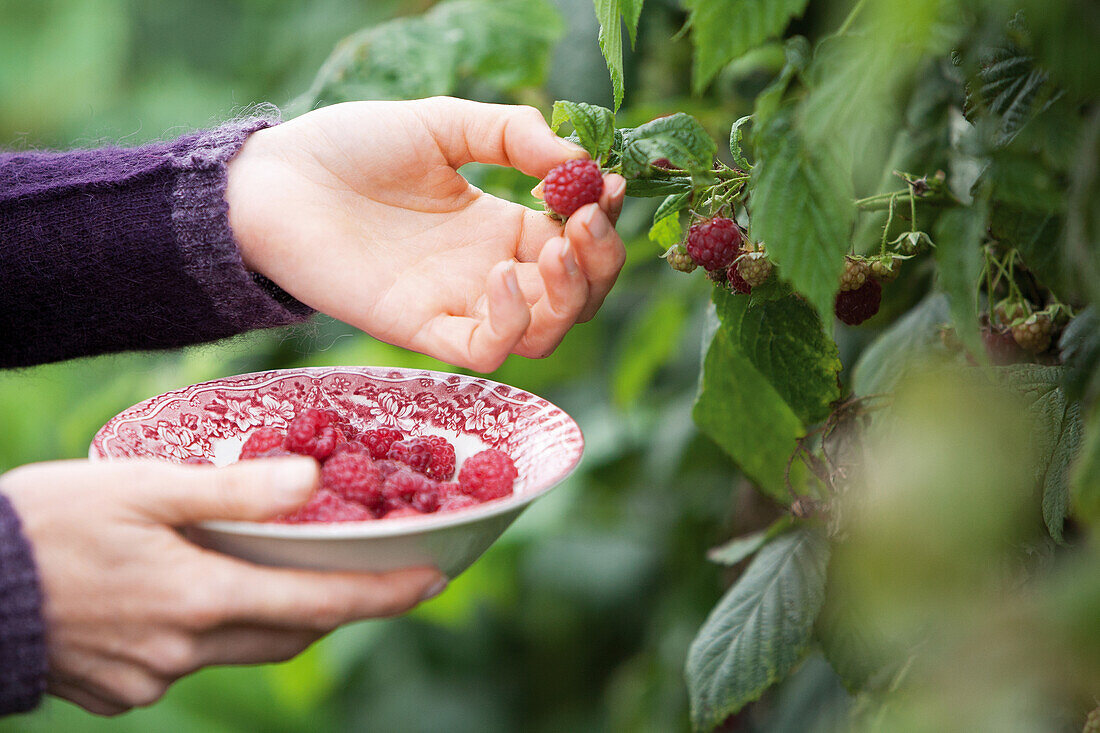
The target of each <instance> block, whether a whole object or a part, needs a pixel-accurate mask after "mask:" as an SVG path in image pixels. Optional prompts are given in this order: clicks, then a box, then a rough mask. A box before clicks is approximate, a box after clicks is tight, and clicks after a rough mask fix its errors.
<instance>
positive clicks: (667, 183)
mask: <svg viewBox="0 0 1100 733" xmlns="http://www.w3.org/2000/svg"><path fill="white" fill-rule="evenodd" d="M685 191H687V192H688V193H690V192H691V179H690V178H689V177H687V176H675V177H672V178H628V179H627V180H626V195H627V196H633V197H635V198H653V197H655V196H671V195H672V194H677V193H684V192H685Z"/></svg>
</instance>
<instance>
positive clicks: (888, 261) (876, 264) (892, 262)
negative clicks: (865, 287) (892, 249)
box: [871, 255, 901, 283]
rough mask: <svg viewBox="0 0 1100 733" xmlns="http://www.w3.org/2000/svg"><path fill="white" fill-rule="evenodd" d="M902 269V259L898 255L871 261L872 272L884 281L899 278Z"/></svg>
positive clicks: (887, 281)
mask: <svg viewBox="0 0 1100 733" xmlns="http://www.w3.org/2000/svg"><path fill="white" fill-rule="evenodd" d="M900 271H901V260H900V259H898V258H896V257H890V256H889V255H887V256H886V257H879V258H877V259H875V260H873V261H872V262H871V274H872V275H874V276H875V277H876V278H878V279H879V280H881V281H882V282H884V283H889V282H893V281H894V280H897V279H898V273H899V272H900Z"/></svg>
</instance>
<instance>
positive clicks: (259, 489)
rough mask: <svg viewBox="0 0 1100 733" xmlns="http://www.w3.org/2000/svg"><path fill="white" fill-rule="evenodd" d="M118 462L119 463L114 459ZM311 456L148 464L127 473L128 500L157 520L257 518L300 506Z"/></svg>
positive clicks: (309, 488) (313, 480)
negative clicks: (202, 463) (209, 463)
mask: <svg viewBox="0 0 1100 733" xmlns="http://www.w3.org/2000/svg"><path fill="white" fill-rule="evenodd" d="M119 465H122V464H119ZM319 478H320V472H319V468H318V466H317V462H316V461H314V460H313V459H311V458H278V459H276V458H269V459H265V460H262V461H242V462H240V463H234V464H233V465H231V466H226V467H225V468H214V467H212V466H172V465H168V464H158V465H156V466H149V467H148V468H147V469H145V470H144V473H143V474H142V475H139V476H136V477H134V478H133V480H134V481H135V482H138V481H140V482H142V484H143V485H141V486H135V489H136V490H135V491H134V492H133V493H132V499H131V503H132V504H134V505H136V506H138V507H139V508H141V509H142V510H143V512H144V514H145V515H146V516H147V517H149V518H150V519H153V520H155V521H158V522H162V523H164V524H169V525H174V526H179V525H184V524H193V523H195V522H200V521H204V520H209V519H237V520H247V521H257V520H263V519H270V518H272V517H275V516H278V515H279V514H284V513H286V512H288V511H292V510H293V509H296V508H298V507H300V506H301V505H302V504H303V503H305V501H306V500H307V499H309V496H310V494H312V493H313V490H314V489H315V488H316V487H317V483H318V481H319Z"/></svg>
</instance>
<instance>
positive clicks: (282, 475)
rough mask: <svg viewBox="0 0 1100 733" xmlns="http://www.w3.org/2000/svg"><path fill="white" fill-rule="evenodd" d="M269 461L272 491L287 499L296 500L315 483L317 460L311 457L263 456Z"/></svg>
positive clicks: (264, 459)
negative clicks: (271, 474)
mask: <svg viewBox="0 0 1100 733" xmlns="http://www.w3.org/2000/svg"><path fill="white" fill-rule="evenodd" d="M260 460H262V461H265V462H270V463H271V464H272V465H271V466H270V470H271V472H272V473H273V474H274V476H273V478H272V480H271V484H272V486H271V488H272V491H274V492H275V493H277V494H279V495H280V496H282V497H284V498H285V499H286V500H287V501H298V500H301V499H302V498H303V497H304V496H305V495H306V490H307V489H309V490H311V491H312V490H313V487H314V485H315V484H316V483H317V462H316V461H314V460H313V459H311V458H275V459H272V458H263V459H260Z"/></svg>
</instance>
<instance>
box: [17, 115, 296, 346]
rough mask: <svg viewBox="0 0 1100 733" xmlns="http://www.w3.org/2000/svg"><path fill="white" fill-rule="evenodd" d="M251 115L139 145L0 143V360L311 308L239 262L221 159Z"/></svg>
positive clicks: (241, 325) (291, 319)
mask: <svg viewBox="0 0 1100 733" xmlns="http://www.w3.org/2000/svg"><path fill="white" fill-rule="evenodd" d="M272 123H273V120H271V119H268V118H250V119H248V120H241V121H237V122H233V123H230V124H227V125H224V126H222V127H220V128H218V129H216V130H213V131H209V132H199V133H192V134H189V135H185V136H184V137H181V138H179V139H177V140H173V141H170V142H161V143H153V144H151V145H145V146H142V147H138V148H103V149H98V150H79V151H72V152H65V153H42V152H24V153H5V154H0V367H13V366H27V365H31V364H41V363H44V362H50V361H58V360H61V359H69V358H72V357H76V356H90V355H94V354H101V353H106V352H111V351H125V350H131V349H166V348H174V347H178V346H184V345H187V344H194V343H199V342H203V341H212V340H215V339H220V338H224V337H226V336H231V335H234V334H238V333H241V332H244V331H248V330H251V329H255V328H266V327H271V326H281V325H286V324H290V323H295V322H298V321H301V320H303V319H304V318H305V317H307V316H308V315H309V314H310V310H309V309H308V308H306V307H305V306H303V305H302V304H300V303H298V302H296V301H294V300H293V299H292V298H289V297H288V296H285V294H282V293H281V291H279V290H278V288H274V287H272V285H271V283H270V282H266V281H264V280H263V279H262V278H259V277H257V276H254V275H253V274H252V273H249V272H248V271H247V270H245V268H244V266H243V264H242V263H241V257H240V253H239V252H238V250H237V245H236V242H235V241H234V239H233V234H232V232H231V231H230V229H229V219H228V216H227V211H228V205H227V204H226V202H225V197H224V194H225V186H226V175H227V168H226V162H227V161H228V160H229V159H230V158H232V157H233V155H234V154H236V152H237V150H239V149H240V147H241V145H243V144H244V141H245V139H246V138H247V137H248V135H249V134H251V133H252V132H254V131H256V130H258V129H261V128H263V127H267V126H269V125H271V124H272Z"/></svg>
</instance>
